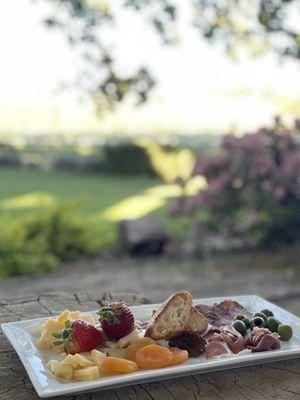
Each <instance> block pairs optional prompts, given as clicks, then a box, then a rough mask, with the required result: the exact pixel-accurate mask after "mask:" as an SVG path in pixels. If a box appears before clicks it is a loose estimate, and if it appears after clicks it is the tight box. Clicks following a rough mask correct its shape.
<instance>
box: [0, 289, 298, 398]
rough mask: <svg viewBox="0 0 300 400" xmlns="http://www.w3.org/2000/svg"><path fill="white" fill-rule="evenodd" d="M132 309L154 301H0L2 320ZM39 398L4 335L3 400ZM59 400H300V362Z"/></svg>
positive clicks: (56, 296)
mask: <svg viewBox="0 0 300 400" xmlns="http://www.w3.org/2000/svg"><path fill="white" fill-rule="evenodd" d="M112 298H114V299H117V300H121V299H123V300H124V301H126V302H127V303H128V304H131V305H134V304H145V303H148V302H149V301H148V300H147V299H144V298H141V297H139V296H135V295H115V296H112V295H110V294H103V295H100V296H99V295H98V296H97V295H94V294H76V293H75V294H67V293H50V294H43V295H40V296H34V295H32V296H27V297H23V298H13V299H7V300H5V299H2V300H0V321H1V322H9V321H17V320H21V319H30V318H37V317H43V316H50V315H55V314H58V313H59V312H60V311H62V310H63V309H65V308H69V309H80V310H82V311H89V310H94V309H97V308H98V307H99V306H100V305H101V304H103V303H104V302H105V301H107V300H110V299H112ZM38 398H39V397H38V396H37V394H36V392H35V391H34V389H33V387H32V385H31V383H30V380H29V378H28V376H27V374H26V372H25V370H24V368H23V366H22V364H21V362H20V360H19V358H18V356H17V354H16V353H15V352H14V350H13V349H12V347H11V346H10V344H9V343H8V341H7V340H6V339H5V338H4V336H3V334H2V332H0V400H36V399H38ZM57 399H58V400H67V399H69V400H182V399H184V400H197V399H199V400H200V399H201V400H269V399H270V400H275V399H277V400H294V399H300V359H294V360H290V361H282V362H277V363H272V364H265V365H259V366H253V367H245V368H240V369H233V370H227V371H220V372H214V373H208V374H203V375H193V376H190V377H185V378H178V379H170V380H166V381H162V382H154V383H148V384H143V385H136V386H130V387H125V388H120V389H115V390H110V391H102V392H98V393H90V394H82V395H76V396H71V397H66V396H64V397H59V398H57Z"/></svg>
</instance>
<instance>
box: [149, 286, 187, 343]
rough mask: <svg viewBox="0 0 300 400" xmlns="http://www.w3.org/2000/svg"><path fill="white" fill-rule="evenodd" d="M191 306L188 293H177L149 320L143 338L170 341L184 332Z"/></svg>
mask: <svg viewBox="0 0 300 400" xmlns="http://www.w3.org/2000/svg"><path fill="white" fill-rule="evenodd" d="M192 305H193V300H192V295H191V294H190V293H189V292H185V291H182V292H177V293H175V294H173V295H172V296H171V297H169V298H168V299H167V300H166V301H165V302H164V303H162V305H161V306H160V307H159V309H158V310H157V311H156V312H155V313H154V314H153V316H152V318H151V319H150V321H149V323H148V325H147V328H146V332H145V336H148V337H151V338H152V339H154V340H159V339H171V338H172V337H173V336H176V335H179V334H180V333H182V332H183V331H184V330H185V327H186V324H187V322H188V320H189V319H190V314H191V308H192Z"/></svg>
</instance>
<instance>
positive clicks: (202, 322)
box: [185, 307, 208, 335]
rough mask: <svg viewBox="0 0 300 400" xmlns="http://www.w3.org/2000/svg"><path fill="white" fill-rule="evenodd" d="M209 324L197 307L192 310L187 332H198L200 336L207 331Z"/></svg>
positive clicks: (186, 327)
mask: <svg viewBox="0 0 300 400" xmlns="http://www.w3.org/2000/svg"><path fill="white" fill-rule="evenodd" d="M207 326H208V322H207V319H206V318H205V317H204V315H203V314H202V313H201V312H200V311H198V310H197V309H196V308H195V307H192V308H191V312H190V318H189V320H188V321H187V324H186V326H185V330H186V331H188V332H197V333H199V334H200V335H201V334H202V333H204V332H205V331H206V329H207Z"/></svg>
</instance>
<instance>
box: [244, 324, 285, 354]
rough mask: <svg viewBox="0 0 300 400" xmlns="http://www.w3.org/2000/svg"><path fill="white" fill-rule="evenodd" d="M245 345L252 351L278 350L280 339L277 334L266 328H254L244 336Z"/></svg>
mask: <svg viewBox="0 0 300 400" xmlns="http://www.w3.org/2000/svg"><path fill="white" fill-rule="evenodd" d="M245 343H246V346H247V347H248V349H250V350H252V351H253V352H258V351H268V350H278V349H280V340H279V337H278V335H276V334H274V333H272V332H270V331H269V329H266V328H254V329H253V331H252V332H251V334H250V335H249V336H248V337H247V338H246V341H245Z"/></svg>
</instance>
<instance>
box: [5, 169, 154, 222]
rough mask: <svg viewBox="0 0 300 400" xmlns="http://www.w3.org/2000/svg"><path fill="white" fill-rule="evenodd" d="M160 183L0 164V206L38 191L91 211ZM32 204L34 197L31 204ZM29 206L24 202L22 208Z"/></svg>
mask: <svg viewBox="0 0 300 400" xmlns="http://www.w3.org/2000/svg"><path fill="white" fill-rule="evenodd" d="M159 184H161V181H159V180H158V179H152V178H148V177H127V176H126V177H118V176H107V175H96V174H95V175H94V174H82V173H77V172H64V171H63V172H61V171H49V172H46V171H45V172H44V171H39V170H30V169H28V170H26V169H17V168H0V188H1V189H0V207H1V204H2V208H3V201H5V204H9V201H10V200H12V199H14V200H16V198H17V197H20V196H24V195H26V196H27V197H28V196H30V195H33V196H32V197H33V198H35V197H36V196H35V195H36V193H40V194H42V195H44V196H45V197H49V198H51V197H52V198H53V200H55V201H71V202H74V201H80V202H82V210H83V211H84V212H85V213H88V214H93V213H96V212H101V211H104V210H105V209H107V208H108V207H109V206H111V205H113V204H116V203H118V202H120V201H121V200H124V199H126V198H128V197H130V196H133V195H137V194H139V193H142V192H143V191H144V190H146V189H149V188H151V187H154V186H156V185H159ZM13 203H14V202H13ZM35 205H36V203H35V202H34V201H33V202H32V205H31V206H32V207H34V206H35ZM31 206H30V204H27V205H26V207H24V210H25V209H26V208H31ZM12 208H13V207H12ZM16 208H20V209H22V206H19V207H16Z"/></svg>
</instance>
